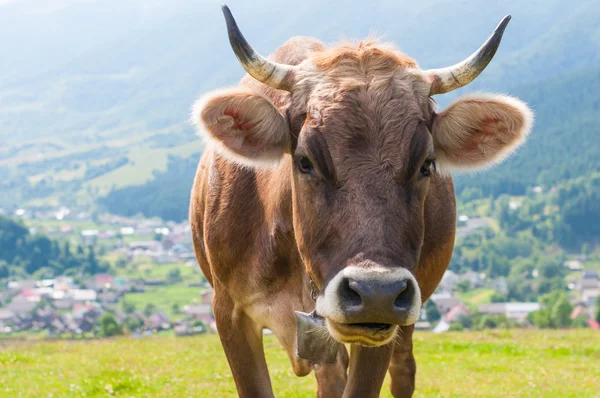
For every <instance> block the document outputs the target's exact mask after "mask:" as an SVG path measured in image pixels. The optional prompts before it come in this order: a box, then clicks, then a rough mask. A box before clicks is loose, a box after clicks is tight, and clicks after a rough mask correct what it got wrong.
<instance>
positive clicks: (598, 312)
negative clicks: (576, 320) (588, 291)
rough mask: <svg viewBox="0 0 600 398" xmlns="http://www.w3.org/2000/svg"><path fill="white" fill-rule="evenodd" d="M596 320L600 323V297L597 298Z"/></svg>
mask: <svg viewBox="0 0 600 398" xmlns="http://www.w3.org/2000/svg"><path fill="white" fill-rule="evenodd" d="M596 322H598V323H600V297H598V298H596Z"/></svg>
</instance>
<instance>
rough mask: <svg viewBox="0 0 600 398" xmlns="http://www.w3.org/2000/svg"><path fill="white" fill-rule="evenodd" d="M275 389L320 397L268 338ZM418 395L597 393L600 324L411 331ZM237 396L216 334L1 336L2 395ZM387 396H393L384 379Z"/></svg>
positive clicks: (311, 379)
mask: <svg viewBox="0 0 600 398" xmlns="http://www.w3.org/2000/svg"><path fill="white" fill-rule="evenodd" d="M265 346H266V351H267V358H268V361H269V366H270V373H271V378H272V380H273V385H274V389H275V395H276V396H277V397H314V396H315V391H316V390H315V381H314V376H312V375H310V376H308V377H305V378H298V377H295V376H294V375H293V373H292V371H291V369H290V366H289V362H288V359H287V357H286V355H285V353H284V352H283V350H282V349H281V348H280V346H279V345H278V344H277V342H276V340H275V339H274V338H273V337H272V336H268V337H266V339H265ZM415 355H416V358H417V366H418V376H417V392H416V393H415V397H561V398H562V397H578V398H580V397H590V398H591V397H599V396H600V395H599V394H600V391H599V390H598V387H599V385H600V384H599V383H598V381H599V380H600V333H598V332H597V331H596V332H595V331H591V330H576V331H519V330H514V331H494V332H479V333H477V332H473V333H471V332H469V333H466V332H465V333H461V332H454V333H447V334H443V335H433V334H431V333H425V332H420V333H416V335H415ZM110 395H118V396H136V397H155V396H156V397H159V396H160V397H166V396H168V397H189V396H194V397H235V396H236V393H235V387H234V383H233V380H232V379H231V376H230V373H229V368H228V366H227V361H226V359H225V356H224V354H223V352H222V350H221V346H220V344H219V340H218V337H217V336H214V335H211V336H197V337H190V338H175V337H154V338H145V339H137V340H136V339H133V338H120V339H115V340H105V341H93V342H67V341H62V342H18V343H14V342H7V341H0V396H7V397H40V396H59V397H65V396H67V397H71V396H73V397H75V396H76V397H80V396H88V397H89V396H110ZM381 396H382V397H388V396H390V395H389V393H388V391H387V381H386V384H385V385H384V389H383V393H382V395H381Z"/></svg>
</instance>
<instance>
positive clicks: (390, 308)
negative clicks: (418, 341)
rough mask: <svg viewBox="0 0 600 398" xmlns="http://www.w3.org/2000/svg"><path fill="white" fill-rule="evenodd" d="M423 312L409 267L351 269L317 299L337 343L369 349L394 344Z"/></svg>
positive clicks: (341, 274) (342, 272)
mask: <svg viewBox="0 0 600 398" xmlns="http://www.w3.org/2000/svg"><path fill="white" fill-rule="evenodd" d="M420 309H421V294H420V291H419V285H418V284H417V281H416V280H415V278H414V276H413V275H412V274H411V273H410V271H408V270H407V269H405V268H393V269H389V268H383V267H373V266H371V267H358V266H354V267H347V268H345V269H343V270H342V271H340V272H339V273H338V274H337V275H336V276H335V277H334V278H333V279H332V280H331V281H330V282H329V283H328V284H327V287H326V289H325V291H324V293H323V294H322V295H321V296H320V297H319V298H318V299H317V313H318V314H319V315H321V316H323V317H324V318H325V319H326V325H327V329H328V330H329V333H330V334H331V335H332V336H333V337H334V338H335V339H336V340H338V341H340V342H343V343H355V344H362V345H367V346H380V345H384V344H387V343H388V342H390V341H391V340H392V339H393V338H394V336H395V333H396V330H397V326H405V325H411V324H413V323H415V322H416V321H417V319H418V318H419V312H420Z"/></svg>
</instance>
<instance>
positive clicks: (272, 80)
mask: <svg viewBox="0 0 600 398" xmlns="http://www.w3.org/2000/svg"><path fill="white" fill-rule="evenodd" d="M221 8H222V10H223V15H225V22H226V23H227V33H229V43H231V48H233V52H234V53H235V55H236V57H237V59H238V60H239V61H240V63H241V64H242V66H243V67H244V69H246V72H248V74H249V75H250V76H252V77H253V78H255V79H256V80H258V81H260V82H263V83H265V84H266V85H269V86H271V87H273V88H278V89H281V90H286V91H290V90H291V89H292V87H293V86H294V76H295V73H294V69H295V67H294V66H292V65H284V64H280V63H277V62H273V61H269V60H268V59H266V58H265V57H263V56H262V55H260V54H259V53H257V52H256V51H254V49H253V48H252V47H251V46H250V44H248V42H247V41H246V39H245V38H244V35H242V32H240V28H238V26H237V23H236V22H235V18H233V15H232V14H231V11H229V7H227V6H226V5H225V4H223V5H222V6H221Z"/></svg>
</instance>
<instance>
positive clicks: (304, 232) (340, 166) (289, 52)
mask: <svg viewBox="0 0 600 398" xmlns="http://www.w3.org/2000/svg"><path fill="white" fill-rule="evenodd" d="M270 58H271V59H273V60H275V61H277V62H281V63H288V64H294V65H301V66H302V72H301V74H300V75H299V76H298V80H297V84H296V86H295V87H294V90H293V91H292V93H291V94H288V93H286V92H283V91H279V90H274V89H272V88H270V87H267V86H265V85H263V84H261V83H258V82H256V81H254V80H253V79H251V78H249V77H245V78H244V79H243V80H242V87H241V88H240V89H239V90H233V91H229V92H228V93H226V94H225V95H223V94H222V93H217V94H213V95H211V96H210V97H209V98H208V100H206V101H205V102H203V104H202V105H201V106H197V107H196V110H195V111H194V114H193V117H194V121H195V122H196V123H198V124H200V125H202V126H204V128H205V129H206V131H204V133H205V134H207V135H208V136H209V137H210V138H211V140H212V141H216V144H214V143H213V144H211V145H209V146H207V148H206V151H205V153H204V155H203V156H202V159H201V161H200V165H199V168H198V172H197V175H196V180H195V182H194V187H193V190H192V197H191V207H190V221H191V225H192V232H193V239H194V247H195V251H196V255H197V258H198V262H199V263H200V267H201V268H202V271H203V272H204V274H205V275H206V277H207V278H208V280H209V281H210V283H211V284H212V286H213V287H214V290H215V298H214V311H215V317H216V321H217V327H218V329H219V335H220V338H221V341H222V344H223V347H224V349H225V353H226V355H227V358H228V361H229V364H230V367H231V370H232V373H233V376H234V379H235V381H236V386H237V388H238V393H239V395H240V396H244V397H258V396H261V397H262V396H273V392H272V389H271V384H270V380H269V376H268V371H267V366H266V362H265V359H264V354H263V353H262V340H261V338H260V336H261V333H260V330H261V329H262V328H263V327H268V328H270V329H271V330H273V332H274V334H275V335H276V336H277V338H278V339H279V341H280V342H281V344H282V345H283V347H284V348H285V349H286V351H287V353H288V356H289V358H290V361H291V362H292V367H293V370H294V372H295V373H296V374H297V375H306V374H308V373H309V372H310V367H309V364H308V363H307V362H306V361H304V360H301V359H299V358H298V357H297V356H296V355H295V338H296V335H295V320H294V311H305V312H308V311H311V310H312V309H313V308H314V302H313V301H312V300H311V298H310V294H309V288H308V286H309V284H308V276H309V275H310V276H311V277H312V278H313V280H314V281H315V283H316V284H317V286H318V287H319V288H320V289H321V292H322V291H323V289H324V288H325V287H326V286H327V283H328V282H329V281H330V280H331V278H333V277H334V276H335V275H336V274H337V272H338V271H340V269H342V268H344V267H346V266H348V265H354V266H360V265H361V264H372V263H376V264H378V265H379V266H382V267H388V268H394V267H404V268H406V269H408V270H410V271H411V272H412V273H413V274H414V275H415V277H416V279H417V281H418V284H419V287H420V290H421V297H422V300H423V301H425V300H427V299H428V298H429V297H430V296H431V294H432V293H433V291H434V290H435V288H436V287H437V285H438V283H439V281H440V280H441V277H442V275H443V273H444V272H445V270H446V267H447V266H448V263H449V261H450V257H451V254H452V248H453V244H454V234H455V224H456V218H455V217H456V214H455V202H454V190H453V183H452V179H451V178H450V177H449V176H448V175H445V174H441V173H437V172H433V173H432V175H431V177H424V176H423V175H422V174H421V172H420V168H421V165H422V164H423V162H424V161H425V160H426V159H427V158H429V157H431V156H434V152H435V151H437V145H440V155H441V156H440V157H441V158H442V159H441V160H446V159H448V161H449V162H457V160H456V159H462V158H461V156H462V155H461V154H460V153H458V154H457V153H456V152H455V151H456V148H458V149H459V150H461V151H462V150H463V149H464V148H470V145H471V144H470V143H469V140H471V142H473V140H478V141H477V143H476V144H477V145H480V143H481V142H485V143H486V145H496V144H497V145H496V147H495V149H494V150H493V151H492V152H493V153H491V154H490V153H489V151H488V150H487V149H486V150H485V151H482V152H483V153H485V154H486V156H487V157H486V158H485V159H481V160H482V161H487V162H490V161H494V160H495V159H496V156H500V155H501V154H502V153H505V152H506V151H507V150H510V149H511V145H512V146H514V145H515V143H516V142H517V141H518V139H517V138H519V137H520V136H522V135H523V132H524V131H525V130H526V128H525V127H523V126H521V125H524V123H521V124H519V120H518V115H514V112H513V113H511V109H509V108H510V106H508V107H502V105H501V104H500V105H498V104H497V103H496V104H495V105H494V106H495V107H497V108H494V109H495V110H494V111H487V110H486V109H489V108H487V107H486V105H485V104H477V106H478V107H483V108H484V109H483V114H482V112H481V109H479V108H478V109H474V108H468V107H464V106H466V104H458V105H455V106H454V108H456V109H454V108H452V107H451V108H450V109H448V110H447V111H446V112H444V113H442V114H441V115H439V116H438V118H439V119H438V120H436V121H435V122H434V120H435V112H434V109H433V103H432V101H431V100H430V98H429V89H430V87H429V85H430V83H429V81H428V80H427V78H426V77H425V76H424V75H423V74H422V73H421V71H420V70H419V69H418V67H417V64H416V63H415V62H414V61H413V60H412V59H410V58H408V57H407V56H405V55H404V54H401V53H400V52H397V51H395V50H393V49H392V48H391V47H389V46H386V45H380V44H378V43H376V42H372V41H368V42H363V43H360V44H358V45H356V46H351V45H343V46H341V47H336V48H326V47H325V46H323V45H322V44H321V43H319V42H318V41H316V40H314V39H309V38H296V39H292V40H291V41H289V42H288V43H286V44H285V45H284V46H282V47H280V48H279V49H278V50H277V51H276V52H275V53H274V54H273V55H271V57H270ZM484 102H485V101H484ZM500 102H501V101H500ZM232 104H233V105H232ZM463 105H464V106H463ZM469 109H470V110H469ZM507 109H508V110H507ZM513 111H514V110H513ZM518 111H519V109H517V110H516V111H515V112H518ZM507 115H508V119H507ZM283 121H285V123H283ZM464 125H467V126H470V128H469V129H468V130H467V131H462V130H460V131H459V130H455V128H456V127H457V126H458V127H462V126H464ZM511 126H512V127H511ZM519 126H521V127H519ZM498 127H500V130H502V133H508V134H509V135H508V136H506V137H503V138H498V137H497V134H496V133H497V132H498V131H497V129H498ZM432 128H433V130H432V131H431V132H430V130H431V129H432ZM436 128H437V130H436ZM511 128H512V130H511ZM511 131H512V132H514V134H512V133H511ZM511 134H512V135H511ZM231 137H234V138H235V137H239V138H237V141H236V140H235V139H233V141H232V138H231ZM228 140H229V142H228ZM231 142H234V143H235V145H232V144H231ZM238 143H239V145H238ZM245 145H247V146H245ZM261 148H262V149H264V148H267V149H268V150H267V151H266V152H267V153H268V155H265V152H264V151H263V152H261V151H260V150H256V149H261ZM476 149H477V148H475V150H476ZM494 151H495V152H494ZM223 154H225V156H223ZM299 156H307V157H308V158H309V159H310V160H311V161H312V162H313V164H314V165H315V173H314V175H313V176H308V175H304V174H301V173H299V172H298V171H297V170H296V169H295V168H296V164H295V160H294V159H296V158H297V157H299ZM465 156H466V155H465ZM239 157H243V159H240V158H239ZM473 158H475V160H479V158H477V157H476V156H475V155H469V156H467V157H466V158H465V160H464V161H465V162H469V161H474V160H473ZM265 160H266V161H265ZM248 165H251V166H252V167H254V168H249V167H247V166H248ZM478 165H479V164H478ZM411 339H412V327H411V326H408V327H402V328H401V330H400V332H399V334H398V337H397V338H396V342H395V345H392V344H388V345H384V346H381V347H378V348H372V349H366V348H364V347H360V346H353V347H352V353H351V355H350V359H348V356H347V353H346V351H345V349H342V351H341V352H340V355H339V356H338V362H337V364H336V365H334V366H324V367H323V368H322V369H321V370H319V371H318V372H317V380H318V386H319V392H318V394H319V396H326V397H335V396H342V393H343V395H344V396H348V397H350V396H360V397H370V396H372V397H376V396H378V395H379V390H380V388H381V385H382V383H383V377H384V375H385V372H386V370H387V369H388V368H389V372H390V375H391V379H392V385H391V388H392V392H393V394H394V396H396V397H400V396H411V395H412V391H413V390H414V374H415V371H416V370H415V369H416V368H415V364H414V358H413V356H412V340H411ZM348 361H350V363H351V364H352V365H351V366H350V374H349V375H348V376H346V369H347V366H348V363H349V362H348ZM390 364H391V366H390ZM346 379H347V380H346Z"/></svg>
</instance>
